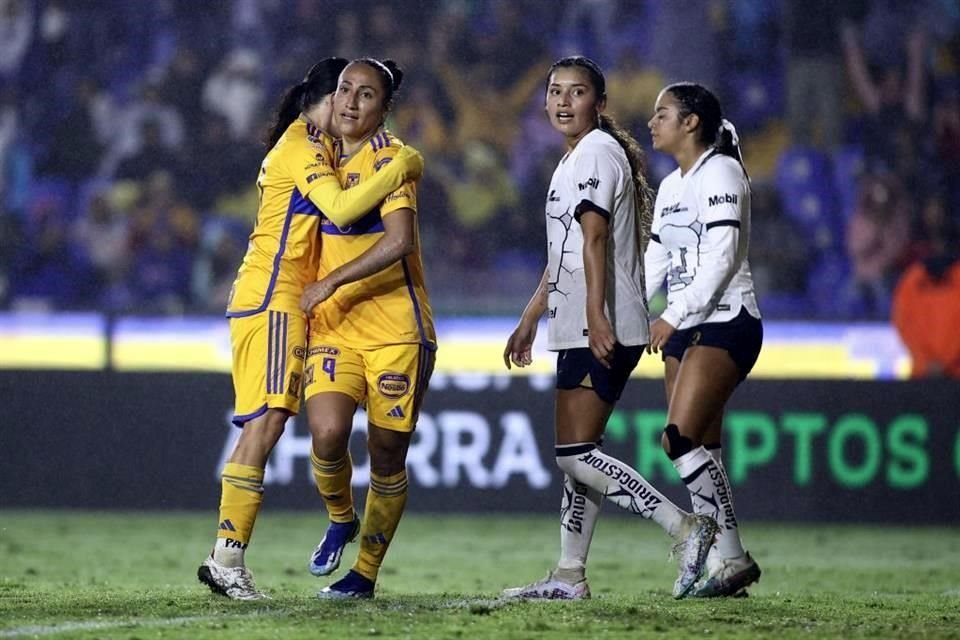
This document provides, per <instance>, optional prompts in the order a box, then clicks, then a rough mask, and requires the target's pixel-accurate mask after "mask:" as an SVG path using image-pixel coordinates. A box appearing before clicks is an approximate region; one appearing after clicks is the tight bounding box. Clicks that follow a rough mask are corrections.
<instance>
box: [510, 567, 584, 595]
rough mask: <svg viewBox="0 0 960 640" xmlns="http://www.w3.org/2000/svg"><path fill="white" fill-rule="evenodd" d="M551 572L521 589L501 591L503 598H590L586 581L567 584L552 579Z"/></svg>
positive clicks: (514, 588)
mask: <svg viewBox="0 0 960 640" xmlns="http://www.w3.org/2000/svg"><path fill="white" fill-rule="evenodd" d="M554 573H555V572H553V571H550V572H549V573H547V576H546V577H545V578H543V579H542V580H538V581H536V582H533V583H531V584H528V585H526V586H523V587H512V588H510V589H504V590H503V593H502V595H503V597H504V598H517V599H524V600H586V599H588V598H590V585H588V584H587V579H586V578H584V579H583V580H580V581H578V582H577V583H576V584H569V583H566V582H563V581H561V580H557V579H556V578H554Z"/></svg>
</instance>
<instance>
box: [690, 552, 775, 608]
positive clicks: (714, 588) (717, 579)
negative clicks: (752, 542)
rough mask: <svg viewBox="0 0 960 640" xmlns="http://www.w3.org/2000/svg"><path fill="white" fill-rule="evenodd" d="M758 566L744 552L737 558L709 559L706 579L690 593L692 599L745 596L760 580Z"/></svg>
mask: <svg viewBox="0 0 960 640" xmlns="http://www.w3.org/2000/svg"><path fill="white" fill-rule="evenodd" d="M760 573H761V571H760V565H758V564H757V562H756V560H754V559H753V557H752V556H751V555H750V554H749V553H748V552H745V553H744V554H743V555H742V556H740V557H737V558H721V557H719V555H717V556H716V558H711V561H710V562H708V563H707V579H706V580H703V581H701V582H700V583H698V584H697V586H696V587H695V588H694V589H693V590H692V591H691V592H690V597H692V598H724V597H740V596H741V595H746V593H747V592H746V588H747V587H748V586H750V585H751V584H753V583H754V582H757V581H758V580H759V579H760Z"/></svg>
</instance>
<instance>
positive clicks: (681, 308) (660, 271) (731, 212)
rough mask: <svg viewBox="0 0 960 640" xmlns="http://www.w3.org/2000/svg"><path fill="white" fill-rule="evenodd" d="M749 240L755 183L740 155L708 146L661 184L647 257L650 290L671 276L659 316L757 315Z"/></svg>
mask: <svg viewBox="0 0 960 640" xmlns="http://www.w3.org/2000/svg"><path fill="white" fill-rule="evenodd" d="M749 246H750V183H749V182H748V180H747V176H746V174H745V173H744V171H743V167H741V166H740V163H739V162H737V160H735V159H734V158H731V157H730V156H727V155H723V154H721V153H719V152H717V151H716V150H715V149H710V150H708V151H706V152H705V153H704V154H703V155H702V156H700V157H699V158H698V159H697V161H696V162H695V163H694V164H693V166H692V167H691V168H690V170H689V171H687V173H686V174H685V175H681V174H680V169H679V168H678V169H677V170H676V171H674V172H673V173H671V174H670V175H668V176H667V177H666V178H664V179H663V182H662V183H661V184H660V189H659V191H658V192H657V202H656V205H655V209H654V213H653V228H652V236H651V240H650V243H649V244H648V245H647V252H646V255H645V256H644V263H645V267H646V293H647V296H652V295H653V294H654V293H655V292H656V290H657V289H659V288H660V285H662V284H663V280H664V276H666V280H667V308H666V310H664V312H663V314H662V315H661V317H662V318H663V319H664V320H665V321H667V322H668V323H669V324H670V325H671V326H673V327H674V328H676V329H688V328H690V327H693V326H696V325H698V324H702V323H704V322H725V321H727V320H732V319H733V318H735V317H736V316H737V314H739V313H740V309H741V308H744V307H745V308H746V310H747V312H748V313H749V314H750V315H752V316H753V317H755V318H759V317H760V310H759V308H758V307H757V299H756V296H755V295H754V291H753V277H752V276H751V275H750V264H749V263H748V262H747V252H748V249H749Z"/></svg>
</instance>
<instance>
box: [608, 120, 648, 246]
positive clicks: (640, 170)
mask: <svg viewBox="0 0 960 640" xmlns="http://www.w3.org/2000/svg"><path fill="white" fill-rule="evenodd" d="M600 129H601V130H603V131H605V132H607V133H609V134H610V135H611V136H612V137H613V139H614V140H616V141H617V144H619V145H620V146H621V147H622V148H623V151H624V153H625V154H626V155H627V162H629V163H630V174H631V175H630V177H631V178H632V179H633V186H634V188H635V189H636V191H637V233H638V236H639V239H640V255H643V253H644V252H646V250H647V243H648V242H649V241H650V233H651V231H650V227H651V225H652V224H653V202H654V199H653V190H652V189H651V188H650V184H649V183H648V182H647V161H646V156H645V154H644V152H643V147H641V146H640V143H639V142H637V140H636V138H634V137H633V136H632V135H630V133H629V132H628V131H627V130H626V129H624V128H623V127H621V126H620V125H619V124H618V123H617V121H616V120H614V119H613V117H612V116H610V115H608V114H606V113H601V114H600Z"/></svg>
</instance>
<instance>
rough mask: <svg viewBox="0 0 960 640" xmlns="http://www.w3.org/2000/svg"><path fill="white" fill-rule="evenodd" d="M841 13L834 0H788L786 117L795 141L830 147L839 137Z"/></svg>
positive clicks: (840, 109)
mask: <svg viewBox="0 0 960 640" xmlns="http://www.w3.org/2000/svg"><path fill="white" fill-rule="evenodd" d="M845 18H846V16H845V14H844V4H843V3H841V2H836V0H786V3H785V5H784V11H783V22H784V25H783V30H784V49H785V52H786V81H787V109H788V111H787V118H788V122H789V124H790V136H791V138H792V139H793V143H794V144H800V145H809V146H816V147H819V148H821V149H825V150H831V149H833V148H834V147H836V146H837V145H838V144H840V143H841V142H842V135H841V132H842V127H843V102H842V100H841V98H842V96H843V87H844V81H845V79H846V78H845V77H844V74H843V66H842V60H843V57H842V53H843V51H842V48H841V40H840V29H841V26H842V23H843V21H844V19H845Z"/></svg>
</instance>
